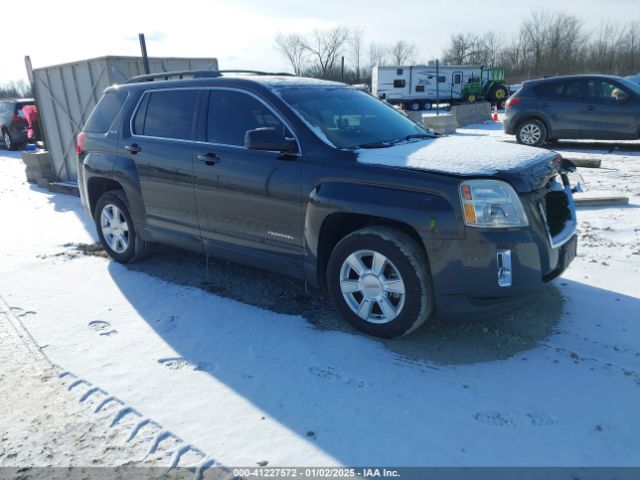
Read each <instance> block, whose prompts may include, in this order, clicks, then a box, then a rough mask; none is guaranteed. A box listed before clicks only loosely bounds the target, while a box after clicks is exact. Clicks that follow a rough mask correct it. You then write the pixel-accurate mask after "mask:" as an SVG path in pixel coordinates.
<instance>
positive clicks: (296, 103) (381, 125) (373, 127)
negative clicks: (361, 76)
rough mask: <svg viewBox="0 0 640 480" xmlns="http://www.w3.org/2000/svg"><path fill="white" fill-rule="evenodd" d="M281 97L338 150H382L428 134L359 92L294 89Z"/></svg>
mask: <svg viewBox="0 0 640 480" xmlns="http://www.w3.org/2000/svg"><path fill="white" fill-rule="evenodd" d="M280 94H281V96H282V98H283V99H284V100H285V101H286V102H287V103H288V104H289V105H290V106H291V107H292V108H293V109H294V110H295V111H296V112H298V114H300V116H302V118H303V119H304V120H305V121H306V122H307V124H309V125H310V126H311V128H312V129H313V130H314V131H315V132H316V133H317V134H318V135H319V136H320V137H326V139H327V140H328V141H329V142H330V143H332V144H333V145H334V146H336V147H338V148H357V147H361V146H363V147H366V146H369V147H370V148H371V147H377V146H380V147H383V146H387V145H384V143H385V142H393V141H399V140H403V139H408V138H411V137H412V136H422V135H428V134H427V131H426V130H425V129H423V128H422V127H420V126H419V125H417V124H415V123H414V122H412V121H411V120H409V119H408V118H407V117H405V116H404V115H402V114H401V113H399V112H397V111H396V110H395V109H394V108H392V107H390V106H388V105H386V104H384V103H383V102H381V101H379V100H376V99H375V98H373V97H372V96H371V95H369V94H367V93H364V92H362V91H359V90H354V89H351V88H345V87H337V88H335V87H332V88H318V87H307V88H304V87H302V88H301V87H296V88H285V89H282V90H281V91H280Z"/></svg>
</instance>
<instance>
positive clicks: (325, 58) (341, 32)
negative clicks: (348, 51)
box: [303, 25, 349, 78]
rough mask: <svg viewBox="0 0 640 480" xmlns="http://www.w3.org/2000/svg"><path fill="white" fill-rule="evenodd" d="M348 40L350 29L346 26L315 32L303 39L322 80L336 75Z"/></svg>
mask: <svg viewBox="0 0 640 480" xmlns="http://www.w3.org/2000/svg"><path fill="white" fill-rule="evenodd" d="M348 39H349V29H348V28H347V27H346V26H344V25H339V26H337V27H334V28H331V29H329V30H315V31H314V32H313V33H312V34H311V35H310V36H308V37H303V45H304V48H305V50H306V51H307V52H308V53H309V56H310V57H311V58H313V59H314V60H315V68H316V70H317V71H318V73H319V75H320V76H321V77H322V78H329V77H330V76H331V75H332V74H333V73H334V71H335V68H336V63H337V61H338V59H339V58H340V54H341V53H342V50H343V48H344V46H345V43H346V42H347V40H348Z"/></svg>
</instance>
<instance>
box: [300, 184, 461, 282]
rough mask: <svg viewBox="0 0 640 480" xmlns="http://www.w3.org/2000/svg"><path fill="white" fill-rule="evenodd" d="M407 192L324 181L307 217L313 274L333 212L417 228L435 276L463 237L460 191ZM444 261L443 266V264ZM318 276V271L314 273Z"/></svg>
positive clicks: (316, 190)
mask: <svg viewBox="0 0 640 480" xmlns="http://www.w3.org/2000/svg"><path fill="white" fill-rule="evenodd" d="M442 187H443V188H442V189H440V188H439V189H438V191H436V190H432V191H428V190H409V189H402V188H397V187H390V186H383V185H372V184H364V183H363V184H357V183H355V184H354V183H348V182H337V181H336V182H333V181H331V182H326V183H322V184H319V185H317V186H316V187H315V188H314V189H313V190H312V191H311V192H310V193H309V201H308V203H307V209H306V216H305V231H304V232H305V233H304V236H305V244H306V245H305V250H306V257H307V265H308V266H309V267H310V268H311V269H312V270H315V269H316V268H317V266H318V259H319V257H320V255H319V251H320V247H321V246H320V245H319V241H320V238H321V232H322V228H323V225H324V223H325V221H326V220H327V219H328V218H329V217H330V216H331V215H334V214H337V213H344V214H354V215H361V216H366V217H372V220H373V221H374V222H375V220H382V221H388V222H390V223H395V224H398V223H400V224H403V225H405V226H408V227H409V228H411V229H413V230H414V231H415V232H416V234H417V235H418V237H419V238H420V239H421V241H422V244H423V246H424V248H425V251H426V252H427V256H428V257H429V261H430V264H431V269H432V273H437V272H438V271H440V270H441V269H443V268H444V266H445V264H446V263H447V262H448V260H447V259H450V258H451V255H452V252H450V250H451V248H454V246H455V245H457V244H458V242H452V241H450V240H455V239H460V238H463V237H464V228H463V226H462V220H461V212H460V210H459V208H456V205H457V203H455V202H459V201H458V199H457V189H456V188H455V187H453V188H448V186H447V185H442ZM441 262H444V264H442V265H441ZM310 273H311V276H315V275H316V274H317V272H315V271H312V272H310Z"/></svg>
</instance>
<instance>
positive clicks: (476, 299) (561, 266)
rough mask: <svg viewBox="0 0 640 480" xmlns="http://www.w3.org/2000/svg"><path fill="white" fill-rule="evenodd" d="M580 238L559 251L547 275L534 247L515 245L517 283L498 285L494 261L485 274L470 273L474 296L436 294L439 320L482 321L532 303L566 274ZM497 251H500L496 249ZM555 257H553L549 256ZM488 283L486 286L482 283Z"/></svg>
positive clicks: (514, 275)
mask: <svg viewBox="0 0 640 480" xmlns="http://www.w3.org/2000/svg"><path fill="white" fill-rule="evenodd" d="M577 243H578V242H577V235H575V234H574V235H573V236H572V237H571V238H570V239H569V241H567V242H566V243H565V244H563V245H562V246H561V247H559V249H558V251H557V252H556V253H557V255H555V257H556V258H557V260H556V264H555V267H554V268H553V269H552V270H550V271H548V272H547V273H546V274H545V273H543V272H542V270H541V269H540V268H539V267H538V266H537V265H538V263H539V259H538V258H536V257H535V256H534V255H533V251H532V249H531V248H529V247H530V246H527V245H526V244H517V243H516V244H513V243H510V246H511V247H512V248H513V250H511V253H512V259H513V260H514V262H513V264H512V272H513V284H512V285H511V286H509V287H500V286H498V282H497V271H498V268H499V267H498V265H497V263H493V262H490V264H489V265H488V266H487V267H486V268H485V269H484V270H485V272H477V271H476V272H469V274H468V275H469V276H467V275H465V280H467V279H468V281H465V284H466V285H467V287H468V289H469V290H470V293H442V294H436V299H435V300H436V309H437V314H438V316H439V317H441V318H444V319H451V320H471V319H473V320H482V319H486V318H490V317H493V316H495V315H501V314H504V313H507V312H509V311H511V310H513V309H515V308H517V307H519V306H521V305H524V304H526V303H527V302H529V301H531V296H532V295H533V294H535V293H537V292H539V291H540V290H541V289H542V287H543V286H544V284H545V283H547V282H549V281H551V280H553V279H554V278H556V277H558V276H559V275H561V274H562V272H564V271H565V270H566V269H567V267H568V266H569V264H570V263H571V262H572V261H573V259H574V258H575V256H576V251H577ZM496 250H497V249H496ZM549 256H551V255H549ZM478 282H485V283H478Z"/></svg>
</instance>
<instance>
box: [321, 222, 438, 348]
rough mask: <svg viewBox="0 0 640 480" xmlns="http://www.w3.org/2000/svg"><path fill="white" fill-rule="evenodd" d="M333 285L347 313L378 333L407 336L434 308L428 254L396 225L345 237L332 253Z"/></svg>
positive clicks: (331, 288)
mask: <svg viewBox="0 0 640 480" xmlns="http://www.w3.org/2000/svg"><path fill="white" fill-rule="evenodd" d="M327 284H328V288H329V293H330V294H331V298H332V300H333V303H334V305H335V306H336V308H337V309H338V310H339V311H340V313H341V314H342V316H343V317H344V318H345V319H346V320H347V321H348V322H349V323H351V325H353V326H354V327H355V328H357V329H358V330H360V331H362V332H364V333H366V334H369V335H373V336H376V337H382V338H393V337H399V336H402V335H406V334H408V333H410V332H412V331H413V330H415V329H416V328H418V327H419V326H420V325H422V324H423V323H424V322H425V321H427V320H428V319H429V318H431V316H432V315H433V312H434V307H435V303H434V296H433V287H432V283H431V273H430V271H429V263H428V261H427V257H426V255H425V253H424V251H423V249H422V248H421V247H420V245H419V244H418V243H417V242H416V241H415V240H414V239H413V238H412V237H410V236H409V235H407V234H406V233H404V232H401V231H399V230H396V229H394V228H390V227H383V226H378V227H368V228H363V229H361V230H357V231H355V232H353V233H351V234H349V235H347V236H346V237H345V238H343V239H342V240H341V241H340V242H339V243H338V244H337V245H336V247H335V248H334V249H333V252H332V253H331V258H330V259H329V265H328V267H327Z"/></svg>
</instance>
